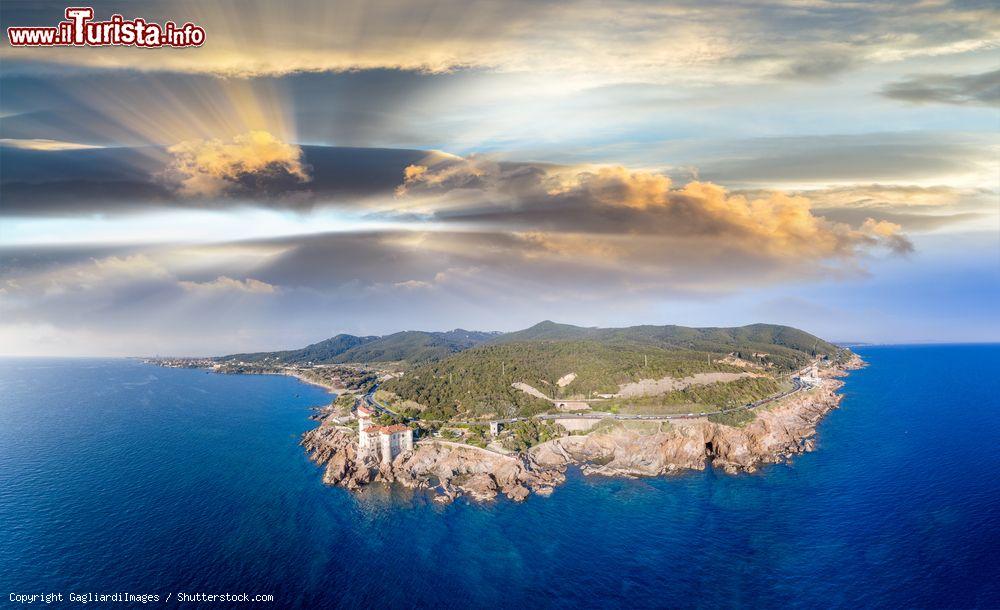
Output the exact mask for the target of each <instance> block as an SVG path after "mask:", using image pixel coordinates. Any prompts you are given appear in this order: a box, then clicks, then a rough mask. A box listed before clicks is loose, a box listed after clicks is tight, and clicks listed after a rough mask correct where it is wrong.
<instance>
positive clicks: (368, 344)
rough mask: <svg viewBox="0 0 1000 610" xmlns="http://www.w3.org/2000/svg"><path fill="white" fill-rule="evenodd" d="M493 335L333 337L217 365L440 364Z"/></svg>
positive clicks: (415, 333)
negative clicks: (304, 345) (429, 362)
mask: <svg viewBox="0 0 1000 610" xmlns="http://www.w3.org/2000/svg"><path fill="white" fill-rule="evenodd" d="M495 337H496V333H488V332H478V331H467V330H463V329H456V330H452V331H448V332H424V331H413V330H408V331H403V332H398V333H393V334H391V335H386V336H384V337H375V336H369V337H357V336H354V335H343V334H341V335H337V336H336V337H332V338H330V339H326V340H324V341H320V342H319V343H313V344H312V345H308V346H306V347H304V348H302V349H297V350H286V351H278V352H255V353H250V354H231V355H229V356H222V357H219V358H216V359H215V360H216V361H218V362H230V361H241V362H253V363H264V362H267V363H268V364H307V363H311V364H345V363H372V362H405V363H408V364H420V363H423V362H428V361H431V360H440V359H442V358H446V357H448V356H450V355H451V354H454V353H456V352H459V351H462V350H464V349H469V348H470V347H474V346H476V345H480V344H482V343H484V342H486V341H488V340H490V339H493V338H495Z"/></svg>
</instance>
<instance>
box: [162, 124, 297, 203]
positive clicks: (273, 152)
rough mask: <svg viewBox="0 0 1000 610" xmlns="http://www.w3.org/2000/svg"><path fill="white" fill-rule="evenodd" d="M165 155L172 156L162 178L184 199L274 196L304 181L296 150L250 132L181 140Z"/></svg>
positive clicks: (272, 138)
mask: <svg viewBox="0 0 1000 610" xmlns="http://www.w3.org/2000/svg"><path fill="white" fill-rule="evenodd" d="M167 152H168V153H170V155H172V157H173V158H172V160H171V161H170V163H169V165H168V166H167V168H166V170H165V171H164V172H163V174H162V177H163V178H164V179H165V180H166V182H167V183H168V184H170V185H171V186H173V187H174V188H175V189H176V190H177V191H178V193H179V194H181V195H183V196H186V197H219V196H224V195H231V194H239V193H255V194H264V195H278V194H281V193H282V192H284V191H286V190H288V189H289V188H291V187H293V186H295V185H297V184H300V183H303V182H308V181H309V180H310V176H309V173H308V171H307V169H306V166H305V165H303V163H302V149H301V148H300V147H299V146H297V145H294V144H289V143H287V142H283V141H281V140H279V139H278V138H276V137H275V136H273V135H272V134H270V133H269V132H266V131H250V132H247V133H244V134H241V135H238V136H236V137H234V138H233V139H232V140H229V141H222V140H218V139H211V140H187V141H184V142H181V143H179V144H175V145H174V146H171V147H169V148H167Z"/></svg>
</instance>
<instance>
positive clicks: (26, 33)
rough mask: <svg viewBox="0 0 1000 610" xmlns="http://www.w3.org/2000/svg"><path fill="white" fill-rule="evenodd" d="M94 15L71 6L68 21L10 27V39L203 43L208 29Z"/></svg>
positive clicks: (14, 42) (52, 43) (20, 42)
mask: <svg viewBox="0 0 1000 610" xmlns="http://www.w3.org/2000/svg"><path fill="white" fill-rule="evenodd" d="M93 19H94V9H93V8H91V7H89V6H71V7H68V8H67V9H66V21H60V22H59V25H57V26H55V27H9V28H7V39H8V40H9V41H10V44H11V46H15V47H56V46H77V47H85V46H91V47H105V46H124V47H150V48H152V47H200V46H201V45H202V44H204V42H205V29H204V28H202V27H199V26H197V25H195V24H193V23H190V22H188V23H185V24H184V25H177V24H176V23H174V22H173V21H167V22H166V23H164V24H162V25H160V24H159V23H151V22H147V21H146V20H145V19H141V18H137V19H125V18H124V17H122V16H121V15H112V16H111V19H109V20H108V21H94V20H93Z"/></svg>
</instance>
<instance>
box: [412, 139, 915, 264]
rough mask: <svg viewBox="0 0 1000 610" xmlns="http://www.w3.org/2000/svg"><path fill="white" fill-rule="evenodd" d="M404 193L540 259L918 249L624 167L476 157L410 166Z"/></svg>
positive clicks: (806, 209) (789, 208)
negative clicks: (636, 251) (528, 248)
mask: <svg viewBox="0 0 1000 610" xmlns="http://www.w3.org/2000/svg"><path fill="white" fill-rule="evenodd" d="M476 190H478V191H480V195H479V196H478V197H477V196H476V195H475V192H474V191H476ZM400 192H401V193H403V194H409V195H411V196H413V197H414V198H417V199H421V200H422V201H423V204H422V205H423V207H424V208H426V209H427V210H428V211H429V212H430V213H431V214H433V215H434V217H435V218H436V219H438V220H443V221H463V222H466V223H473V224H475V223H479V224H481V225H482V226H484V227H489V228H491V229H494V230H495V229H504V230H511V231H517V232H520V233H523V234H526V235H530V236H531V239H532V241H533V242H534V243H536V244H542V245H543V246H544V247H542V248H541V250H540V251H541V252H562V251H567V250H569V251H573V250H575V247H574V244H576V243H585V244H586V246H585V247H583V248H580V251H581V252H583V253H585V252H586V251H589V252H597V253H601V254H600V256H601V257H605V258H613V257H615V252H620V251H622V250H623V249H624V250H629V248H628V247H627V244H623V243H622V242H621V240H619V239H617V238H614V237H612V236H615V235H619V236H634V237H637V236H642V237H644V238H650V237H652V238H657V240H658V242H657V243H653V244H649V243H646V244H645V245H644V246H643V247H644V248H646V251H647V252H650V253H655V252H656V251H659V250H662V252H661V253H660V255H662V256H656V258H662V257H669V256H670V247H666V248H662V247H661V244H667V243H671V244H674V245H676V244H677V243H679V242H684V243H685V247H686V248H689V249H693V250H704V251H706V252H709V251H711V252H730V253H733V254H734V255H737V256H738V255H740V254H739V253H744V254H746V255H750V256H754V257H767V258H770V259H786V260H796V261H801V262H807V261H817V260H823V259H832V258H843V257H850V256H854V255H856V254H858V253H860V251H861V250H863V249H865V248H868V247H871V246H876V245H878V246H884V247H887V248H889V249H891V250H893V251H895V252H905V251H908V250H909V249H911V246H910V244H909V241H908V240H907V239H906V237H905V236H903V235H902V233H901V228H900V227H899V225H897V224H893V223H890V222H884V221H877V220H875V219H871V218H868V219H865V220H864V221H862V222H861V224H859V225H857V226H853V227H852V226H851V225H849V224H847V223H841V222H832V221H830V220H827V219H826V218H824V217H822V216H818V215H816V214H814V213H813V212H812V203H811V201H810V200H809V199H808V198H806V197H804V196H801V195H794V194H788V193H784V192H780V191H763V192H759V193H758V194H757V195H756V196H752V197H750V196H746V195H744V194H737V193H730V192H729V191H727V189H725V188H724V187H722V186H719V185H716V184H712V183H709V182H691V183H689V184H686V185H684V186H682V187H679V188H678V187H675V186H674V185H673V183H672V181H671V180H670V178H668V177H667V176H664V175H662V174H658V173H655V172H648V171H634V170H630V169H627V168H624V167H600V168H595V169H591V168H583V169H581V168H552V167H548V168H545V167H540V166H532V165H516V164H502V163H495V162H493V163H490V162H487V161H484V160H482V159H472V160H468V161H466V162H454V163H444V164H442V166H441V167H440V168H437V169H435V168H431V169H428V168H425V167H421V168H419V170H416V169H414V170H410V169H408V171H407V172H406V173H405V174H404V181H403V185H402V187H401V190H400ZM470 201H472V202H473V203H469V202H470ZM483 202H486V203H483ZM580 236H586V237H585V238H584V239H581V238H580ZM553 244H554V245H553ZM671 247H672V246H671Z"/></svg>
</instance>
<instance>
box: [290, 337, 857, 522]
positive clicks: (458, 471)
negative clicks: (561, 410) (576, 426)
mask: <svg viewBox="0 0 1000 610" xmlns="http://www.w3.org/2000/svg"><path fill="white" fill-rule="evenodd" d="M863 366H866V364H865V363H864V361H863V360H861V358H860V357H859V356H857V355H856V354H855V355H854V356H853V358H852V359H851V360H850V361H849V362H847V363H843V364H838V365H835V366H832V367H830V368H829V369H826V370H824V371H823V372H822V374H821V376H820V383H819V384H818V385H817V386H816V387H814V388H812V389H810V390H807V391H805V392H803V393H802V394H799V395H793V396H788V397H785V398H782V399H779V400H776V401H775V402H774V403H772V404H769V405H767V406H766V407H764V408H760V409H754V413H755V418H754V419H753V420H752V421H750V422H749V423H747V424H745V425H743V426H739V427H736V426H730V425H726V424H721V423H714V422H711V421H708V420H707V419H705V418H693V419H690V420H682V421H677V420H672V421H669V422H668V421H650V422H637V423H635V424H633V423H632V422H621V421H613V423H612V424H611V425H610V426H609V427H600V429H597V427H595V429H592V430H591V431H590V432H588V433H587V434H584V435H569V436H564V437H560V438H556V439H553V440H550V441H547V442H545V443H541V444H539V445H536V446H534V447H531V448H530V449H528V450H526V451H524V452H522V453H518V454H513V455H509V456H504V455H501V454H498V453H497V454H494V453H492V452H488V451H481V450H479V448H477V447H473V446H466V445H461V444H457V443H445V442H441V441H437V440H434V439H423V440H421V441H420V442H418V443H416V444H415V445H414V448H413V449H412V450H410V451H406V452H404V453H401V454H399V455H397V456H396V457H395V459H393V460H392V461H391V462H382V463H375V462H374V461H373V460H372V459H371V458H370V457H368V456H364V455H361V454H360V453H359V450H358V443H357V433H356V431H355V430H354V429H353V428H351V427H347V426H343V425H340V424H339V423H334V422H332V421H325V420H321V421H320V424H319V426H317V427H316V428H314V429H312V430H309V431H307V432H306V433H305V434H303V436H302V439H301V442H300V445H302V446H303V447H304V449H305V450H306V451H307V452H308V454H309V457H310V459H311V460H312V461H313V462H314V463H316V464H317V465H319V466H321V467H322V468H323V469H324V470H323V482H324V483H326V484H328V485H335V486H340V487H345V488H347V489H349V490H352V491H356V490H359V489H361V488H363V487H366V486H368V485H371V484H376V483H378V484H399V485H402V486H404V487H406V488H410V489H421V490H425V491H428V492H430V493H431V494H433V495H434V501H436V502H440V503H449V502H452V501H453V500H455V499H457V498H459V497H467V498H469V499H470V500H472V501H476V502H486V501H492V500H494V499H496V497H497V496H499V495H501V494H502V495H504V496H507V497H508V498H510V499H511V500H514V501H523V500H525V499H526V498H527V497H528V496H529V495H531V494H532V493H534V494H537V495H542V496H547V495H549V494H551V493H552V492H553V491H554V490H555V488H556V487H557V486H559V485H560V484H562V483H563V482H565V480H566V477H565V473H566V470H567V468H569V467H571V466H576V467H579V468H580V470H581V471H582V472H583V474H584V475H587V476H607V477H624V478H640V477H659V476H666V475H671V474H679V473H682V472H684V471H696V470H704V469H705V468H706V467H707V466H708V465H711V466H712V467H713V468H718V469H720V470H722V471H724V472H726V473H727V474H737V473H741V472H745V473H753V472H757V471H758V470H759V469H760V468H761V467H763V466H766V465H769V464H777V463H782V462H787V461H789V460H791V459H792V458H793V457H794V456H795V455H798V454H801V453H805V452H809V451H813V450H814V449H815V446H816V442H815V435H816V427H817V426H818V424H819V423H820V422H821V421H822V420H823V418H824V417H825V416H826V415H827V414H828V413H829V412H830V411H832V410H833V409H836V408H837V407H839V405H840V402H841V400H842V399H843V395H842V394H840V393H839V392H838V391H839V390H840V388H841V387H842V386H843V385H844V382H843V381H842V378H843V377H844V376H846V375H847V374H849V372H850V371H852V370H856V369H859V368H862V367H863ZM601 421H602V422H603V421H612V420H601ZM654 426H655V428H654Z"/></svg>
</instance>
